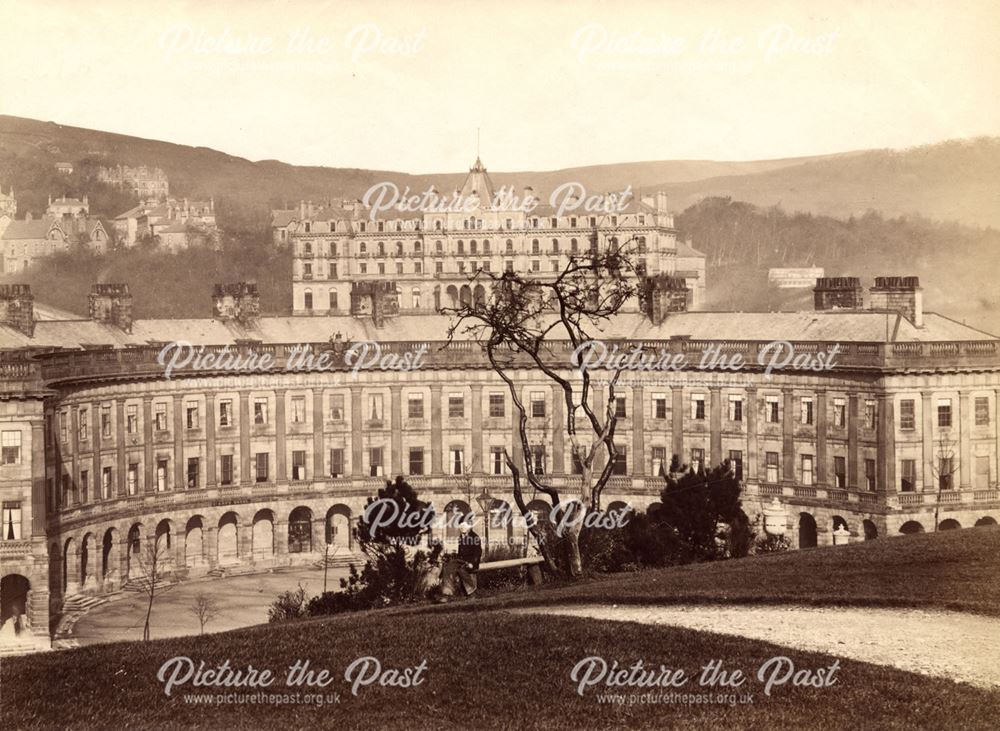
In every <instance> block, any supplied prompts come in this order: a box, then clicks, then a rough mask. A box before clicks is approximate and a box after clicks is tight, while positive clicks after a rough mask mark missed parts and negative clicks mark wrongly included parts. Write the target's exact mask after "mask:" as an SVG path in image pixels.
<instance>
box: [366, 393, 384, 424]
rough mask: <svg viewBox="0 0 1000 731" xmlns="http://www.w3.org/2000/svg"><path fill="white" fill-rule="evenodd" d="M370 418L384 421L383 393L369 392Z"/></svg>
mask: <svg viewBox="0 0 1000 731" xmlns="http://www.w3.org/2000/svg"><path fill="white" fill-rule="evenodd" d="M368 418H369V419H370V420H371V421H382V394H380V393H370V394H368Z"/></svg>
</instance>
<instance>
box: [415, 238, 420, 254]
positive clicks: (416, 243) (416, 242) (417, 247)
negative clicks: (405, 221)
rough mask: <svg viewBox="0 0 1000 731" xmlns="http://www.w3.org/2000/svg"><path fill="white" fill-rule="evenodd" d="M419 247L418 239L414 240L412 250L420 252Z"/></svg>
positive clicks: (416, 252)
mask: <svg viewBox="0 0 1000 731" xmlns="http://www.w3.org/2000/svg"><path fill="white" fill-rule="evenodd" d="M420 249H421V246H420V242H419V241H414V242H413V252H414V253H415V254H419V253H420Z"/></svg>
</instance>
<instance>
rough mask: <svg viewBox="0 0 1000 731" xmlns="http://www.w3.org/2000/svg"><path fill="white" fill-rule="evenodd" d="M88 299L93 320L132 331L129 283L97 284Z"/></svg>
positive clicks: (128, 331)
mask: <svg viewBox="0 0 1000 731" xmlns="http://www.w3.org/2000/svg"><path fill="white" fill-rule="evenodd" d="M88 299H89V305H90V307H89V309H90V319H91V320H94V321H95V322H100V323H103V324H105V325H114V326H115V327H119V328H121V329H122V330H124V331H125V332H127V333H131V332H132V294H131V293H130V292H129V291H128V285H127V284H124V283H117V284H95V285H93V286H92V287H91V288H90V296H89V298H88Z"/></svg>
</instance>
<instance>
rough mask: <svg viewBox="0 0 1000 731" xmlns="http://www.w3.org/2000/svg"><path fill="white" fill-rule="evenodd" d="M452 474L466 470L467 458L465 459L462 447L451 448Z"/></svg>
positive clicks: (458, 473)
mask: <svg viewBox="0 0 1000 731" xmlns="http://www.w3.org/2000/svg"><path fill="white" fill-rule="evenodd" d="M450 464H451V474H453V475H460V474H462V472H463V471H464V467H465V460H464V459H463V451H462V448H461V447H452V448H451V461H450Z"/></svg>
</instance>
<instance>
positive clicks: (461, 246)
mask: <svg viewBox="0 0 1000 731" xmlns="http://www.w3.org/2000/svg"><path fill="white" fill-rule="evenodd" d="M458 253H459V254H464V253H465V242H464V241H462V239H459V240H458Z"/></svg>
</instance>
